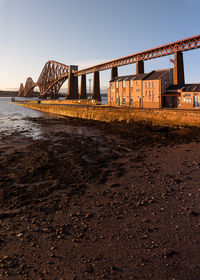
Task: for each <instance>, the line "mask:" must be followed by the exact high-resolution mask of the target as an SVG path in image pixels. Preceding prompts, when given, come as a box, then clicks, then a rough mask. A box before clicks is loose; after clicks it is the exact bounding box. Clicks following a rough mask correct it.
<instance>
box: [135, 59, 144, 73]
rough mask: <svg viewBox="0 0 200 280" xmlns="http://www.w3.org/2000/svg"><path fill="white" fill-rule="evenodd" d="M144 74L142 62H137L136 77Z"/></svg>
mask: <svg viewBox="0 0 200 280" xmlns="http://www.w3.org/2000/svg"><path fill="white" fill-rule="evenodd" d="M138 74H144V61H143V60H139V61H137V62H136V75H138Z"/></svg>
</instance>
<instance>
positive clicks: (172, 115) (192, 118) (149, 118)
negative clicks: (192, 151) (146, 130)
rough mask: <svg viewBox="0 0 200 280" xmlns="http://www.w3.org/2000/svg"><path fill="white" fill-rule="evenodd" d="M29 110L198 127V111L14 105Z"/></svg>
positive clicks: (107, 120) (83, 117) (80, 116)
mask: <svg viewBox="0 0 200 280" xmlns="http://www.w3.org/2000/svg"><path fill="white" fill-rule="evenodd" d="M16 104H17V105H20V106H24V107H27V108H30V109H34V110H38V111H42V112H46V113H51V114H57V115H62V116H68V117H75V118H82V119H89V120H98V121H105V122H110V121H126V122H130V121H146V122H151V123H152V124H154V125H170V126H174V125H179V126H197V127H200V110H178V109H133V108H123V107H122V108H120V107H110V106H91V105H50V104H34V103H25V102H24V103H16Z"/></svg>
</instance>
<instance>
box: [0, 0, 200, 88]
mask: <svg viewBox="0 0 200 280" xmlns="http://www.w3.org/2000/svg"><path fill="white" fill-rule="evenodd" d="M199 11H200V1H199V0H168V1H163V0H143V1H138V0H137V1H136V0H101V1H99V0H0V38H1V40H0V89H3V88H16V87H19V84H20V83H21V82H23V83H24V82H25V80H26V78H27V77H28V76H31V77H32V78H33V80H34V81H37V79H38V77H39V74H40V72H41V70H42V68H43V66H44V64H45V62H46V61H47V60H49V59H52V60H57V61H59V62H62V63H65V64H68V65H69V64H77V65H79V68H81V67H84V66H85V67H87V66H89V65H93V64H96V63H100V62H103V61H105V60H110V59H114V58H118V57H121V56H125V55H129V54H132V53H135V52H138V51H142V50H145V49H148V48H152V47H156V46H159V45H162V44H165V43H169V42H172V41H176V40H180V39H183V38H186V37H189V36H192V35H197V34H200V20H199ZM184 63H185V78H186V82H200V49H199V50H193V51H190V52H185V53H184ZM168 67H169V58H168V57H164V58H160V59H155V60H151V61H147V62H145V72H148V71H150V70H153V69H159V68H168ZM133 73H135V65H134V64H133V65H131V66H125V67H121V68H120V69H119V75H123V74H133ZM88 78H89V77H88ZM109 78H110V71H105V72H101V84H102V85H103V86H106V85H108V81H109Z"/></svg>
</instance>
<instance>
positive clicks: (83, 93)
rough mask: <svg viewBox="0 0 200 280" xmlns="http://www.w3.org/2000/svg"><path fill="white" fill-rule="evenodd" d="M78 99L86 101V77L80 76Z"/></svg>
mask: <svg viewBox="0 0 200 280" xmlns="http://www.w3.org/2000/svg"><path fill="white" fill-rule="evenodd" d="M80 99H87V90H86V75H85V74H83V75H81V89H80Z"/></svg>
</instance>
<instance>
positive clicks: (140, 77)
mask: <svg viewBox="0 0 200 280" xmlns="http://www.w3.org/2000/svg"><path fill="white" fill-rule="evenodd" d="M169 70H170V69H164V70H156V71H152V72H150V73H146V74H138V75H127V76H119V77H115V78H114V79H112V80H111V81H110V82H120V81H130V80H157V79H160V78H161V77H162V76H163V75H164V74H166V73H167V72H169Z"/></svg>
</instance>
